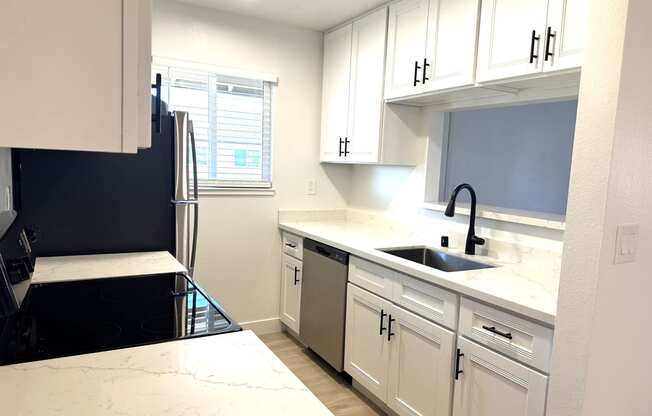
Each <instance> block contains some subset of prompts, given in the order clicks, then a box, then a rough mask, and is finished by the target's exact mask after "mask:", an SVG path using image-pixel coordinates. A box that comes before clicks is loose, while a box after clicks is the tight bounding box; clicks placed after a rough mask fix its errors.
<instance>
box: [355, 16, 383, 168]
mask: <svg viewBox="0 0 652 416" xmlns="http://www.w3.org/2000/svg"><path fill="white" fill-rule="evenodd" d="M386 30H387V9H385V8H383V9H381V10H378V11H377V12H375V13H372V14H370V15H369V16H366V17H364V18H362V19H360V20H357V21H355V22H354V23H353V36H352V38H353V40H352V48H351V80H350V94H349V123H348V130H347V131H348V133H347V135H346V138H347V139H348V140H349V142H350V143H347V150H348V151H350V152H351V153H350V154H347V157H349V158H351V159H353V160H355V161H356V162H367V163H375V162H377V161H378V152H379V150H380V127H381V116H382V110H383V70H382V69H383V67H384V65H385V37H386V36H385V33H386Z"/></svg>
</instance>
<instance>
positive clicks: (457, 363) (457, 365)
mask: <svg viewBox="0 0 652 416" xmlns="http://www.w3.org/2000/svg"><path fill="white" fill-rule="evenodd" d="M462 357H464V354H462V350H460V349H459V348H458V349H457V355H456V358H455V380H459V379H460V374H462V373H463V372H464V371H463V370H460V358H462Z"/></svg>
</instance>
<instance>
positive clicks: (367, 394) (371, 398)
mask: <svg viewBox="0 0 652 416" xmlns="http://www.w3.org/2000/svg"><path fill="white" fill-rule="evenodd" d="M351 385H352V387H353V389H354V390H356V391H357V392H358V393H360V394H361V395H362V396H363V397H364V398H365V399H367V401H369V403H371V404H373V405H374V406H376V407H377V408H378V409H379V410H381V411H382V412H383V413H385V414H386V415H387V416H398V415H397V413H396V412H394V411H393V410H392V409H390V408H389V406H387V405H386V404H385V403H383V402H382V401H381V400H380V399H379V398H378V397H376V396H375V395H374V394H373V393H372V392H370V391H369V390H367V389H366V388H365V387H364V386H363V385H362V384H360V383H358V382H357V381H355V379H353V381H352V383H351Z"/></svg>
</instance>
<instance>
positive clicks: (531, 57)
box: [530, 30, 541, 64]
mask: <svg viewBox="0 0 652 416" xmlns="http://www.w3.org/2000/svg"><path fill="white" fill-rule="evenodd" d="M539 40H541V36H537V31H536V30H533V31H532V43H531V44H530V63H531V64H533V63H534V59H539V54H538V53H537V54H536V55H535V54H534V42H535V41H536V42H539Z"/></svg>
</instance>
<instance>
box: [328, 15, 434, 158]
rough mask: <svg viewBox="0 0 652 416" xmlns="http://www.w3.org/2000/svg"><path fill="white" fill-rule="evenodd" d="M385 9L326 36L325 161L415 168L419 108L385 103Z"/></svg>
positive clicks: (418, 153)
mask: <svg viewBox="0 0 652 416" xmlns="http://www.w3.org/2000/svg"><path fill="white" fill-rule="evenodd" d="M386 40H387V7H383V8H380V9H378V10H376V11H374V12H372V13H370V14H368V15H366V16H364V17H362V18H360V19H357V20H356V21H354V22H353V23H350V24H348V25H345V26H343V27H341V28H339V29H336V30H334V31H332V32H328V33H327V34H326V35H325V36H324V80H323V88H322V94H323V98H322V130H321V134H322V137H321V161H322V162H330V163H368V164H372V163H373V164H389V165H416V164H417V163H419V162H420V161H421V159H422V158H423V151H422V149H419V148H418V147H419V146H418V141H417V140H416V138H417V136H418V135H419V133H420V131H419V126H420V124H421V118H420V115H421V113H420V110H419V109H415V108H414V107H407V106H399V105H397V106H393V107H388V106H387V105H385V104H384V100H383V87H384V81H385V71H384V68H385V50H386Z"/></svg>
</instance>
